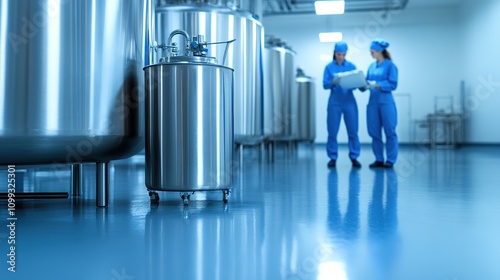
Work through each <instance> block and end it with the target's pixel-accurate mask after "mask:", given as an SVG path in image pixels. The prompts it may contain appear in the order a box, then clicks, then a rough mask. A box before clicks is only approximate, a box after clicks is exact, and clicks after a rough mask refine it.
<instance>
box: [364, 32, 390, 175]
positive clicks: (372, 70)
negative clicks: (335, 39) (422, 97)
mask: <svg viewBox="0 0 500 280" xmlns="http://www.w3.org/2000/svg"><path fill="white" fill-rule="evenodd" d="M388 47H389V43H388V42H387V41H385V40H383V39H375V40H373V41H372V43H371V45H370V53H371V55H372V57H373V58H375V59H376V61H375V62H373V63H372V64H371V65H370V67H369V68H368V71H367V73H366V79H367V81H368V83H369V86H368V88H369V89H370V99H369V101H368V106H367V110H366V118H367V124H368V134H369V135H370V136H371V137H372V150H373V153H374V155H375V162H373V163H372V164H370V168H376V167H385V168H392V167H393V165H394V163H395V162H396V159H397V157H398V136H397V135H396V125H397V119H398V116H397V110H396V103H395V102H394V96H393V95H392V91H394V90H395V89H396V87H397V86H398V68H397V67H396V65H395V64H394V63H393V62H392V58H391V55H390V54H389V52H388V51H387V48H388ZM382 129H383V131H384V134H385V140H386V143H385V152H386V154H387V157H386V158H385V161H384V143H383V139H382Z"/></svg>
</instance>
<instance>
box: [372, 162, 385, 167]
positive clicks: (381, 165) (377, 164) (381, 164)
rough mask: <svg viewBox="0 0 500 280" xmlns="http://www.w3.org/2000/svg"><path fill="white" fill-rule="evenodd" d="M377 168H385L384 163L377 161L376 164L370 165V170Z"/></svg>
mask: <svg viewBox="0 0 500 280" xmlns="http://www.w3.org/2000/svg"><path fill="white" fill-rule="evenodd" d="M377 167H385V164H384V162H383V161H375V162H374V163H372V164H370V168H377Z"/></svg>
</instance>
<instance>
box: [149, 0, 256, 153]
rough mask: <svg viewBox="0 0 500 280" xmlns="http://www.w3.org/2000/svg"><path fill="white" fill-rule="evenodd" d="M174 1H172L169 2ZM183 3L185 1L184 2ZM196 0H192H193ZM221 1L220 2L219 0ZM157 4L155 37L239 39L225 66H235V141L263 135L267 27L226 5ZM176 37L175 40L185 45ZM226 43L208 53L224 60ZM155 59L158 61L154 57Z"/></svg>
mask: <svg viewBox="0 0 500 280" xmlns="http://www.w3.org/2000/svg"><path fill="white" fill-rule="evenodd" d="M169 2H172V1H169ZM174 2H177V1H174ZM181 2H182V1H181ZM190 2H193V1H190ZM217 2H219V1H217ZM162 3H163V4H165V3H164V1H160V2H159V3H157V4H158V6H157V7H156V20H155V22H154V28H153V29H154V32H153V34H154V35H152V37H153V38H152V40H154V41H157V43H158V44H161V43H166V42H167V40H168V37H169V34H170V32H171V31H172V30H175V29H183V30H185V31H187V33H189V34H191V35H194V34H203V35H205V40H206V41H207V42H219V41H228V40H231V39H236V41H235V42H234V43H232V44H231V45H230V46H229V49H228V55H227V56H228V57H227V64H225V65H226V66H228V67H230V68H232V69H234V134H235V141H236V143H240V142H259V141H261V140H262V138H263V104H262V103H263V101H262V98H263V97H262V94H263V93H262V79H263V76H262V53H261V52H262V49H263V36H264V28H263V26H262V24H261V23H260V22H259V21H258V20H256V19H254V18H253V17H252V14H250V13H248V12H245V11H239V10H233V9H230V8H228V7H225V6H224V5H208V4H178V5H173V4H171V5H166V6H165V5H164V6H162ZM210 3H212V2H210ZM184 41H185V40H183V39H182V37H180V36H177V37H175V38H174V42H176V43H177V45H178V46H183V45H184V44H185V43H184ZM224 51H225V48H224V46H223V45H209V46H208V56H212V57H216V58H217V59H218V60H219V63H222V62H223V61H224V59H223V58H224ZM151 60H152V61H153V62H156V61H158V58H157V57H152V58H151Z"/></svg>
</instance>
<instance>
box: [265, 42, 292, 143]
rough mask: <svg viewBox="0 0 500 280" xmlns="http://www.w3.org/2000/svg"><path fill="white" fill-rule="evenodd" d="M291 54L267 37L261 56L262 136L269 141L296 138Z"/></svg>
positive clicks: (280, 43) (281, 45) (283, 44)
mask: <svg viewBox="0 0 500 280" xmlns="http://www.w3.org/2000/svg"><path fill="white" fill-rule="evenodd" d="M295 55H296V54H295V52H294V51H293V50H292V49H291V48H290V47H289V46H287V45H286V44H285V43H284V42H282V41H281V40H279V39H276V38H273V37H269V38H268V40H267V41H266V50H265V55H264V67H265V69H264V71H265V73H266V79H265V80H264V93H265V94H264V96H265V97H264V120H265V122H264V134H265V135H266V137H268V138H269V139H271V140H293V139H295V138H296V137H297V135H296V134H297V115H296V112H297V109H296V108H297V106H298V105H297V102H298V100H297V85H296V83H295Z"/></svg>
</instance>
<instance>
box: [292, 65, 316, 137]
mask: <svg viewBox="0 0 500 280" xmlns="http://www.w3.org/2000/svg"><path fill="white" fill-rule="evenodd" d="M295 81H296V83H297V100H298V102H297V113H296V114H297V139H296V140H297V141H309V142H314V138H315V137H316V110H315V108H316V101H315V100H316V94H315V91H316V85H315V83H314V78H312V77H309V76H306V75H305V74H304V72H303V71H302V70H300V69H298V70H297V77H296V79H295Z"/></svg>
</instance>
